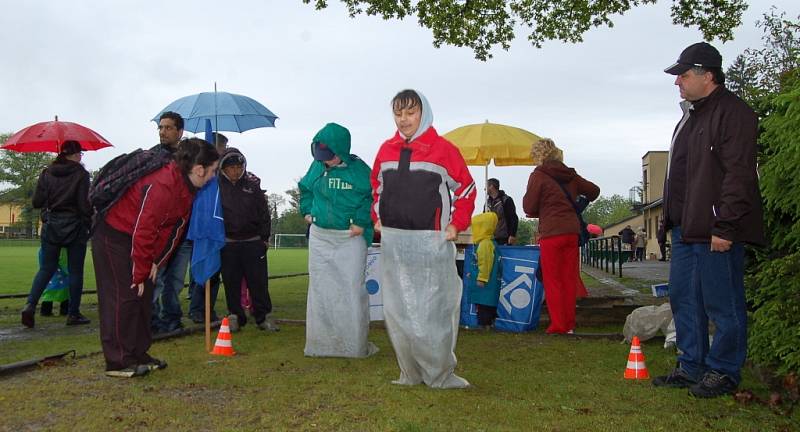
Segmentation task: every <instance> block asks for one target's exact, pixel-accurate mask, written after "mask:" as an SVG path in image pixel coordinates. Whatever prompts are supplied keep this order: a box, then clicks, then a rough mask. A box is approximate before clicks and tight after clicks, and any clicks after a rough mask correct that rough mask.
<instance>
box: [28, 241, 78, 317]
mask: <svg viewBox="0 0 800 432" xmlns="http://www.w3.org/2000/svg"><path fill="white" fill-rule="evenodd" d="M46 233H47V230H43V231H42V265H41V266H39V271H38V272H37V273H36V276H35V277H34V278H33V283H32V285H31V292H30V294H28V303H30V304H32V305H33V306H36V304H37V303H39V299H40V298H41V297H42V293H44V290H45V289H46V288H47V284H48V283H49V282H50V279H52V278H53V275H54V274H55V273H56V270H57V269H58V255H59V254H60V253H61V248H62V247H64V248H66V249H67V271H69V299H70V302H69V314H70V315H78V314H79V313H80V311H81V296H82V295H83V262H84V260H85V259H86V239H85V237H84V238H83V239H78V240H75V241H73V242H72V243H70V244H68V245H63V246H62V245H57V244H53V243H50V242H48V241H47V234H46Z"/></svg>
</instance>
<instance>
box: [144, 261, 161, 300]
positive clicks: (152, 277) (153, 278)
mask: <svg viewBox="0 0 800 432" xmlns="http://www.w3.org/2000/svg"><path fill="white" fill-rule="evenodd" d="M156 276H158V266H157V265H156V264H155V263H153V265H152V266H151V267H150V280H151V281H153V283H156ZM141 295H142V294H141V293H140V294H139V296H141Z"/></svg>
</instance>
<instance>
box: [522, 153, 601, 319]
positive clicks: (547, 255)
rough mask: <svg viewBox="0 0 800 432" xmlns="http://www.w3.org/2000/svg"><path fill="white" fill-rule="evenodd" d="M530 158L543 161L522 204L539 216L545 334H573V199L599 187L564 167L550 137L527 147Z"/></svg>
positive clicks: (588, 195) (596, 191)
mask: <svg viewBox="0 0 800 432" xmlns="http://www.w3.org/2000/svg"><path fill="white" fill-rule="evenodd" d="M531 156H532V157H533V159H534V160H540V161H542V163H541V165H539V166H537V167H536V169H535V170H533V173H531V176H530V178H529V179H528V187H527V190H526V192H525V196H524V197H523V198H522V208H523V210H525V214H526V215H528V217H538V218H539V234H540V235H541V237H540V239H539V247H540V248H541V263H540V265H541V266H542V277H543V279H544V292H545V298H546V299H547V311H548V314H549V315H550V325H549V326H548V327H547V333H559V334H564V333H573V332H574V330H575V300H576V297H577V295H578V290H579V289H580V288H579V287H582V285H579V282H578V278H579V276H578V274H579V266H578V233H579V232H580V222H579V220H578V215H577V213H576V212H575V207H574V201H575V200H576V199H577V198H578V196H579V195H583V196H585V197H586V198H587V199H588V200H589V201H594V200H595V199H597V197H598V196H599V195H600V188H599V187H597V185H595V184H594V183H592V182H590V181H588V180H586V179H584V178H583V177H581V176H580V175H578V173H577V172H575V169H573V168H570V167H568V166H566V165H564V162H562V161H561V152H560V151H559V150H558V148H556V146H555V143H553V140H551V139H549V138H544V139H541V140H539V141H537V142H535V143H534V144H533V146H532V147H531Z"/></svg>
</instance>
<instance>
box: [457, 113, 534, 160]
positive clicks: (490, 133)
mask: <svg viewBox="0 0 800 432" xmlns="http://www.w3.org/2000/svg"><path fill="white" fill-rule="evenodd" d="M444 137H445V138H447V140H449V141H450V142H452V143H453V144H455V145H456V147H458V150H459V151H460V152H461V155H462V156H464V160H465V161H466V162H467V165H474V166H475V165H477V166H487V165H489V162H491V161H494V165H495V166H518V165H523V166H524V165H536V161H534V160H533V159H532V158H531V145H532V144H533V143H534V142H536V141H538V140H539V139H540V137H539V136H538V135H536V134H533V133H530V132H528V131H526V130H525V129H520V128H517V127H514V126H506V125H502V124H496V123H489V121H488V120H487V121H486V123H480V124H473V125H468V126H462V127H460V128H458V129H453V130H452V131H450V132H448V133H446V134H444Z"/></svg>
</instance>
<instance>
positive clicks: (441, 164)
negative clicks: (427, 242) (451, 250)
mask: <svg viewBox="0 0 800 432" xmlns="http://www.w3.org/2000/svg"><path fill="white" fill-rule="evenodd" d="M370 181H371V183H372V194H373V206H372V220H373V221H374V222H378V221H380V223H381V225H382V226H385V227H390V228H399V229H408V230H435V231H440V230H443V229H444V228H445V227H447V225H448V224H453V225H455V227H456V228H458V230H459V231H463V230H465V229H467V228H468V227H469V224H470V220H471V217H472V210H473V209H474V208H475V182H473V180H472V175H470V173H469V170H468V169H467V164H466V163H465V162H464V158H463V156H461V153H460V152H459V151H458V149H457V148H456V147H455V146H454V145H453V144H452V143H450V141H447V140H446V139H444V138H442V137H441V136H439V134H438V133H436V130H435V129H434V128H433V127H432V126H431V127H429V128H428V129H427V130H426V131H425V132H424V133H423V134H422V135H420V136H419V137H417V138H416V139H414V140H413V141H411V142H410V143H409V142H406V140H405V139H404V138H403V137H402V136H401V135H400V132H397V133H396V134H395V136H394V137H392V138H391V139H389V140H387V141H386V142H384V143H383V145H381V148H380V149H379V150H378V154H377V156H376V157H375V163H374V164H373V166H372V175H371V176H370ZM451 193H452V194H451Z"/></svg>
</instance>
